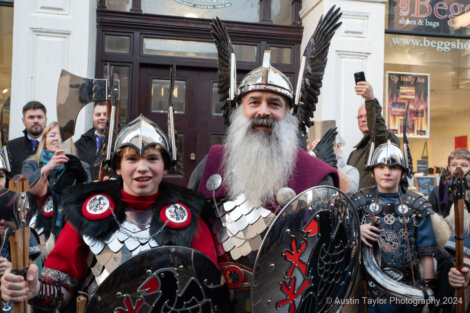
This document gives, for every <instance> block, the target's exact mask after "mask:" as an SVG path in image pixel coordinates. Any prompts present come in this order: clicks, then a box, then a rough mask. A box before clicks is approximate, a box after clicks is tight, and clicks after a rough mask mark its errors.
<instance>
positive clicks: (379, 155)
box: [367, 140, 408, 172]
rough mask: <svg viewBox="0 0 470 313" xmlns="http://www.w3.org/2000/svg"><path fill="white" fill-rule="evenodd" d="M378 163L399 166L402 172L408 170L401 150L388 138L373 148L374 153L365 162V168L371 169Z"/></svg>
mask: <svg viewBox="0 0 470 313" xmlns="http://www.w3.org/2000/svg"><path fill="white" fill-rule="evenodd" d="M380 164H383V165H386V166H399V167H401V168H402V169H403V171H404V172H406V171H407V170H408V167H407V166H406V162H405V157H404V155H403V151H401V149H400V147H399V146H397V145H396V144H394V143H391V142H390V140H388V141H387V143H383V144H381V145H380V146H378V147H377V148H376V149H375V150H374V154H373V155H372V157H371V159H370V160H369V162H368V163H367V168H368V169H369V170H372V169H373V168H374V167H375V166H377V165H380Z"/></svg>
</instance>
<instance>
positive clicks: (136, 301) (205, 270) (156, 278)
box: [86, 246, 230, 313]
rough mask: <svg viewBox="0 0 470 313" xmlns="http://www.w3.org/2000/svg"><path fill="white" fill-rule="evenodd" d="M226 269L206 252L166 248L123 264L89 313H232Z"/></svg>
mask: <svg viewBox="0 0 470 313" xmlns="http://www.w3.org/2000/svg"><path fill="white" fill-rule="evenodd" d="M221 281H223V280H221V275H220V271H219V270H218V269H217V267H216V266H215V265H214V263H212V261H211V260H210V259H209V258H208V257H207V256H206V255H204V254H202V253H201V252H198V251H196V250H194V249H191V248H186V247H175V246H166V247H158V248H155V249H152V250H149V251H147V252H145V253H141V254H139V255H137V256H135V257H133V258H131V259H129V260H128V261H127V262H125V263H123V264H122V265H121V266H119V267H118V268H117V269H116V270H115V271H114V272H112V273H111V275H110V276H109V277H108V278H106V280H105V281H104V282H103V283H102V284H101V285H100V287H99V288H98V290H97V291H96V293H95V294H94V296H93V297H92V298H91V299H90V301H89V304H88V306H87V310H86V312H88V313H91V312H102V313H114V312H139V313H147V312H148V313H151V312H168V313H170V312H175V313H176V312H201V313H217V312H220V313H225V312H229V311H230V309H229V307H228V304H229V302H230V301H229V299H228V289H227V287H226V285H225V284H222V283H221Z"/></svg>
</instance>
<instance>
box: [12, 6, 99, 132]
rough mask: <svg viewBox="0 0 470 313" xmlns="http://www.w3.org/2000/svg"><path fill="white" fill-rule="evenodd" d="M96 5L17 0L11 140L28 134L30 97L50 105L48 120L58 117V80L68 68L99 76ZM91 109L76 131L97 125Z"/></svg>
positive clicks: (80, 118) (82, 130) (82, 113)
mask: <svg viewBox="0 0 470 313" xmlns="http://www.w3.org/2000/svg"><path fill="white" fill-rule="evenodd" d="M96 5H97V4H96V0H81V1H72V0H37V1H17V2H15V6H14V26H13V59H12V94H11V111H10V138H16V137H18V136H21V135H22V133H21V131H22V130H23V129H24V127H23V124H22V123H21V122H20V121H21V117H22V107H23V105H24V104H25V103H26V102H28V101H30V100H38V101H41V102H42V103H43V104H44V105H45V106H46V108H47V118H48V123H50V122H53V121H56V120H57V113H56V97H57V83H58V79H59V75H60V71H61V70H62V69H66V70H67V71H69V72H72V73H74V74H76V75H79V76H83V77H93V76H94V73H95V55H96ZM85 111H87V112H85ZM90 112H91V110H90V108H88V109H87V110H83V112H80V114H79V120H78V122H77V129H76V131H75V134H78V135H80V134H81V133H83V132H84V131H85V128H86V127H90V126H91V125H92V122H91V118H90V117H91V115H90V114H89V113H90ZM87 113H88V114H87ZM85 116H87V118H86V120H87V121H86V122H85ZM78 137H79V136H77V135H76V136H75V137H74V138H78Z"/></svg>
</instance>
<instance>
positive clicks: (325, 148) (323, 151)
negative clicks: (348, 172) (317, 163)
mask: <svg viewBox="0 0 470 313" xmlns="http://www.w3.org/2000/svg"><path fill="white" fill-rule="evenodd" d="M336 135H338V131H337V127H333V128H330V129H328V131H327V132H326V133H325V135H323V137H321V139H320V141H319V142H318V144H317V145H316V147H315V149H313V152H314V153H315V156H316V157H317V158H319V159H320V160H322V161H323V162H325V163H326V164H328V165H329V166H332V167H334V168H338V160H337V159H336V154H335V150H334V146H335V139H336Z"/></svg>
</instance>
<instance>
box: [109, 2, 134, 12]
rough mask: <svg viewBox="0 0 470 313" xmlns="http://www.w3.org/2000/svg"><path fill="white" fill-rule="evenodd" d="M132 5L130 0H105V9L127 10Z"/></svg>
mask: <svg viewBox="0 0 470 313" xmlns="http://www.w3.org/2000/svg"><path fill="white" fill-rule="evenodd" d="M131 7H132V0H106V9H108V10H113V11H126V12H128V11H129V10H130V9H131Z"/></svg>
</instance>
